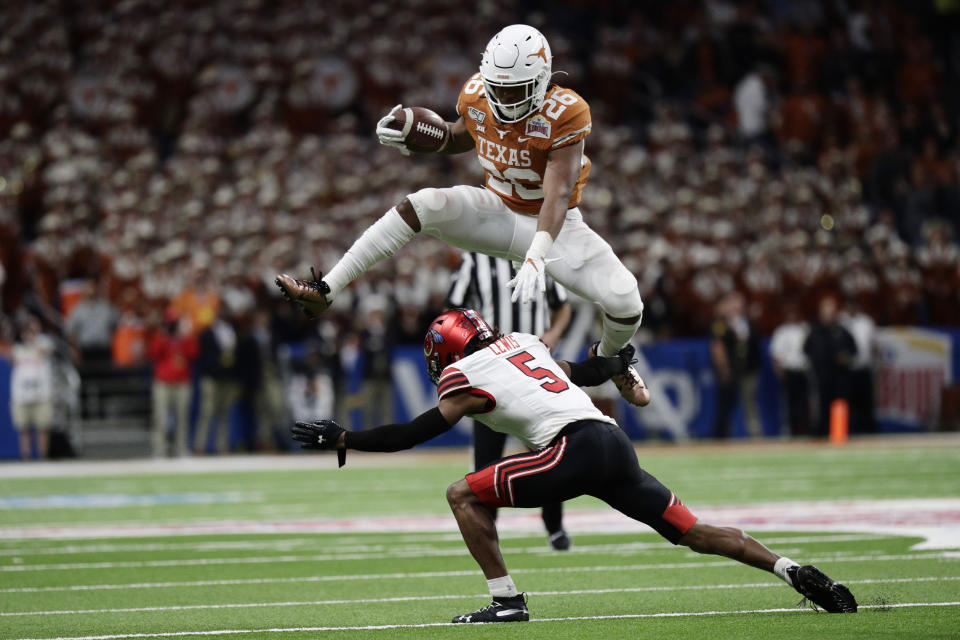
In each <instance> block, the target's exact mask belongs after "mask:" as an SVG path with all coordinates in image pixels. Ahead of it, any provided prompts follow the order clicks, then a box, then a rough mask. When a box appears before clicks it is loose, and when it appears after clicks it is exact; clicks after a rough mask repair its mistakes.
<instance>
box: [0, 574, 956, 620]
mask: <svg viewBox="0 0 960 640" xmlns="http://www.w3.org/2000/svg"><path fill="white" fill-rule="evenodd" d="M957 580H960V576H927V577H920V578H878V579H869V580H846V581H844V584H848V585H851V584H893V583H912V582H950V581H957ZM785 586H786V585H784V584H783V583H782V582H747V583H741V584H704V585H681V586H661V587H621V588H611V589H574V590H568V591H528V592H527V594H528V595H531V596H573V595H578V596H579V595H600V594H610V593H644V592H651V591H712V590H714V589H768V588H772V587H776V588H781V587H785ZM486 597H488V594H486V593H479V594H477V593H465V594H460V595H417V596H397V597H392V598H354V599H341V600H308V601H294V602H237V603H223V604H194V605H176V606H166V607H127V608H120V609H57V610H48V611H6V612H0V617H18V616H54V615H86V614H100V613H142V612H157V611H194V610H202V609H255V608H266V607H314V606H329V605H339V604H376V603H383V602H413V601H423V600H466V599H470V598H486Z"/></svg>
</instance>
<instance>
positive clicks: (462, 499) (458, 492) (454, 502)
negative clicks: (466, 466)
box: [447, 479, 476, 508]
mask: <svg viewBox="0 0 960 640" xmlns="http://www.w3.org/2000/svg"><path fill="white" fill-rule="evenodd" d="M471 498H473V499H476V496H475V495H474V494H473V489H471V488H470V485H469V484H467V481H466V480H463V479H460V480H457V481H456V482H454V483H453V484H451V485H450V486H449V487H447V502H448V503H450V507H451V508H454V507H457V506H458V505H463V504H465V503H467V502H469V501H470V499H471Z"/></svg>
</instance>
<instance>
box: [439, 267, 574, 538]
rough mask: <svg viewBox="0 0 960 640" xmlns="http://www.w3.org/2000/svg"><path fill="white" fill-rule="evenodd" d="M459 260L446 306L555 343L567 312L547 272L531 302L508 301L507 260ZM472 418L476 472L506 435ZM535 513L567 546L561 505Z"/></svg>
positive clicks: (510, 270)
mask: <svg viewBox="0 0 960 640" xmlns="http://www.w3.org/2000/svg"><path fill="white" fill-rule="evenodd" d="M461 258H462V262H461V263H460V269H459V270H458V271H457V272H456V274H454V276H453V284H452V286H451V287H450V293H449V294H448V295H447V306H448V307H469V308H472V309H478V310H479V311H480V314H481V315H482V316H483V317H485V318H491V319H492V320H493V322H494V326H496V327H497V328H498V329H499V330H500V331H501V332H504V333H512V332H514V331H521V332H523V333H532V334H533V335H536V336H540V340H541V341H542V342H543V343H544V344H545V345H547V348H548V349H552V348H553V347H555V346H556V344H557V341H558V340H559V339H560V337H561V336H562V335H563V332H564V331H565V330H566V328H567V326H568V325H569V324H570V318H571V315H572V314H571V309H570V304H569V303H568V302H567V294H566V291H564V289H563V287H561V286H560V285H558V284H557V283H556V282H554V280H553V278H551V277H549V276H548V277H547V279H546V288H545V290H544V291H538V292H537V294H536V295H535V296H534V299H533V300H532V303H531V304H528V305H524V304H521V303H520V302H519V301H517V302H510V296H509V290H508V289H507V288H506V283H507V282H509V281H510V280H512V279H513V278H514V277H515V276H516V275H517V270H516V269H514V267H513V263H512V262H510V261H509V260H506V259H504V258H493V257H491V256H488V255H485V254H483V253H478V252H466V251H465V252H463V254H462V256H461ZM548 316H549V318H548ZM472 422H473V469H474V471H476V470H479V469H482V468H483V467H485V466H487V465H488V464H490V463H491V462H493V461H495V460H499V459H500V458H502V457H503V449H504V446H505V445H506V441H507V434H505V433H500V432H497V431H493V430H492V429H490V428H489V427H487V426H484V425H483V424H482V423H480V422H477V421H476V420H474V421H472ZM541 515H542V516H543V525H544V526H545V527H546V529H547V536H548V540H549V542H550V546H552V547H553V548H554V549H556V550H558V551H565V550H567V549H569V548H570V536H569V535H568V534H567V532H566V531H565V530H564V529H563V505H562V504H561V503H559V502H556V503H550V504H546V505H544V506H543V509H542V510H541Z"/></svg>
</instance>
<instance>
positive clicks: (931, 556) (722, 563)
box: [0, 553, 960, 593]
mask: <svg viewBox="0 0 960 640" xmlns="http://www.w3.org/2000/svg"><path fill="white" fill-rule="evenodd" d="M804 560H805V561H807V562H876V561H881V562H889V561H900V560H960V555H958V554H952V553H916V554H904V555H887V556H877V555H867V556H829V557H815V558H805V559H804ZM736 566H742V565H741V563H739V562H736V561H734V560H714V561H709V562H680V563H676V562H671V563H660V564H627V565H594V566H585V567H539V568H530V569H523V568H520V569H511V570H510V573H512V574H524V573H583V572H614V571H646V570H651V569H702V568H704V567H736ZM476 575H477V570H476V569H464V570H460V571H420V572H410V573H400V572H398V573H359V574H348V575H332V576H303V577H296V578H237V579H233V580H193V581H184V582H139V583H124V584H91V585H69V586H51V587H10V588H6V589H0V593H40V592H47V591H100V590H116V589H157V588H166V587H210V586H229V585H241V584H277V583H291V582H346V581H354V580H411V579H415V578H454V577H459V576H476Z"/></svg>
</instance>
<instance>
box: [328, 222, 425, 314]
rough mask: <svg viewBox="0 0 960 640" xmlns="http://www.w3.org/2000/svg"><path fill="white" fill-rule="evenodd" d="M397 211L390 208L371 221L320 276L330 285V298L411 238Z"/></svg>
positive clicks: (410, 230)
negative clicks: (338, 259) (336, 260)
mask: <svg viewBox="0 0 960 640" xmlns="http://www.w3.org/2000/svg"><path fill="white" fill-rule="evenodd" d="M414 235H415V234H414V231H413V229H411V228H410V225H408V224H407V223H406V222H404V221H403V218H401V217H400V214H399V213H397V208H396V207H393V208H392V209H390V210H389V211H387V212H386V213H385V214H383V215H382V216H380V219H379V220H377V221H376V222H374V223H373V224H372V225H371V226H370V227H369V228H367V230H366V231H364V232H363V235H361V236H360V237H359V238H357V239H356V241H354V243H353V246H351V247H350V249H349V250H348V251H347V252H346V253H345V254H343V257H342V258H340V261H339V262H337V264H336V265H335V266H334V267H333V269H330V273H328V274H327V275H325V276H324V277H323V281H324V282H326V283H327V284H328V285H330V298H331V299H332V298H334V297H336V295H337V294H338V293H340V291H342V290H343V288H344V287H346V286H347V285H348V284H350V283H351V282H353V281H354V280H356V279H357V278H359V277H360V276H361V275H362V274H363V273H364V272H365V271H366V270H367V269H369V268H370V267H372V266H373V265H375V264H377V263H378V262H380V261H381V260H385V259H386V258H389V257H391V256H393V255H394V254H395V253H396V252H397V251H399V250H400V249H401V248H403V246H404V245H405V244H407V243H408V242H410V240H411V239H412V238H413V236H414Z"/></svg>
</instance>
